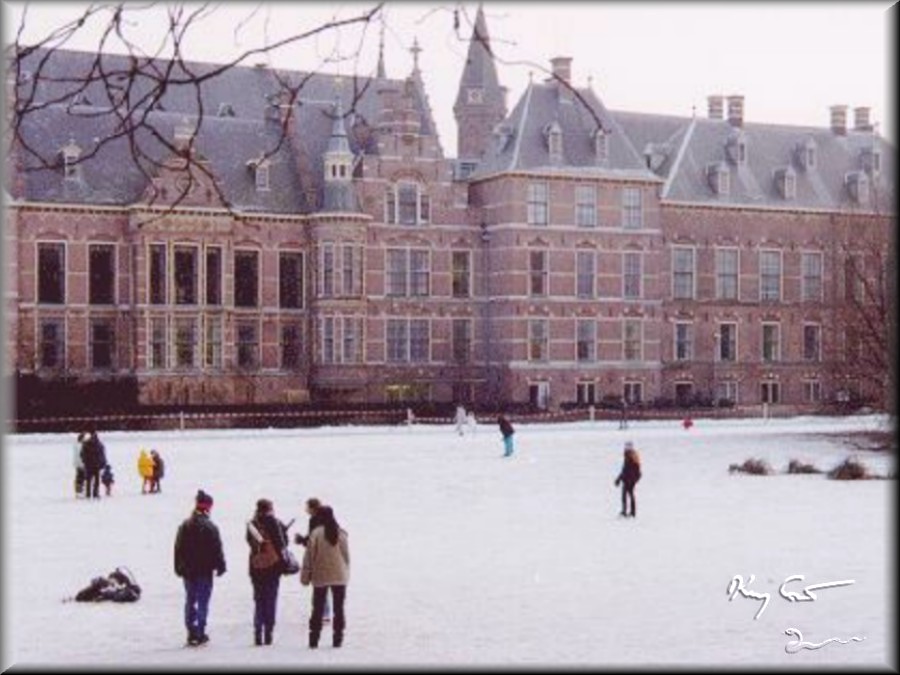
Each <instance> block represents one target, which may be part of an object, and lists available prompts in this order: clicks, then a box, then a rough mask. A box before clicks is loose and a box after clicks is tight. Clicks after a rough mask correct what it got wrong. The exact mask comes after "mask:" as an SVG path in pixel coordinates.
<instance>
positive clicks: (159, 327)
mask: <svg viewBox="0 0 900 675" xmlns="http://www.w3.org/2000/svg"><path fill="white" fill-rule="evenodd" d="M168 347H169V340H168V336H167V334H166V320H165V318H163V317H154V318H152V319H150V354H149V356H150V363H149V364H148V365H149V367H150V368H151V369H153V370H164V369H165V368H167V367H168V362H167V361H168V359H167V357H168Z"/></svg>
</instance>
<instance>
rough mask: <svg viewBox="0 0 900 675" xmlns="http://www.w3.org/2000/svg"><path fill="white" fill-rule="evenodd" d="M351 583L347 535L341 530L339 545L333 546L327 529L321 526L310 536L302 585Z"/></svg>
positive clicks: (301, 575) (304, 555)
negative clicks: (326, 534) (327, 537)
mask: <svg viewBox="0 0 900 675" xmlns="http://www.w3.org/2000/svg"><path fill="white" fill-rule="evenodd" d="M348 581H350V548H349V546H348V545H347V533H346V532H344V531H343V530H340V533H339V534H338V543H337V544H336V545H332V544H330V543H329V542H328V540H327V539H326V538H325V527H324V526H322V525H320V526H319V527H317V528H315V529H314V530H313V531H312V532H311V533H310V535H309V541H308V542H307V544H306V553H304V554H303V566H302V568H301V570H300V583H301V584H303V585H304V586H308V585H309V584H310V583H312V585H313V586H346V585H347V582H348Z"/></svg>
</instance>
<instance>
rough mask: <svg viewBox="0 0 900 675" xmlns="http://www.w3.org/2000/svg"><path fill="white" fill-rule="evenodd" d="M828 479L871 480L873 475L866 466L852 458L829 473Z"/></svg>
mask: <svg viewBox="0 0 900 675" xmlns="http://www.w3.org/2000/svg"><path fill="white" fill-rule="evenodd" d="M828 477H829V478H831V479H833V480H865V479H867V478H871V477H872V475H871V474H870V473H869V470H868V469H867V468H866V467H865V465H863V464H862V463H861V462H859V461H858V460H856V459H853V458H852V457H848V458H847V459H845V460H844V461H843V462H841V463H840V464H838V465H837V466H836V467H834V468H833V469H832V470H831V471H829V472H828Z"/></svg>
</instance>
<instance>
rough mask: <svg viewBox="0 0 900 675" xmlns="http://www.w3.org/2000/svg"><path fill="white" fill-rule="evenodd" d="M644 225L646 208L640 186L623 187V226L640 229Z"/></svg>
mask: <svg viewBox="0 0 900 675" xmlns="http://www.w3.org/2000/svg"><path fill="white" fill-rule="evenodd" d="M643 226H644V208H643V204H642V197H641V190H640V188H634V187H627V188H623V189H622V227H623V228H624V229H626V230H639V229H641V228H642V227H643Z"/></svg>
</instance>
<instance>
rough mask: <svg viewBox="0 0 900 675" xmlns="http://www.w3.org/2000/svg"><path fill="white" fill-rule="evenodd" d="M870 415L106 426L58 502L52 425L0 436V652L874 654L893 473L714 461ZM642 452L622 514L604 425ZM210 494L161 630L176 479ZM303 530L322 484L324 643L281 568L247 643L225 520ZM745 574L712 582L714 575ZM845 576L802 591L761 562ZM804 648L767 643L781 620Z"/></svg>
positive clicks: (218, 657)
mask: <svg viewBox="0 0 900 675" xmlns="http://www.w3.org/2000/svg"><path fill="white" fill-rule="evenodd" d="M884 423H885V422H884V419H883V418H880V417H854V418H845V419H830V418H798V419H790V420H774V419H773V420H769V421H767V422H764V421H761V420H738V421H705V420H700V421H698V422H697V425H696V426H695V427H694V428H693V429H690V430H688V431H686V430H684V429H682V428H681V427H680V426H679V425H678V423H677V422H670V421H666V422H650V421H647V422H643V423H635V424H633V425H632V427H631V428H630V429H629V430H627V431H619V430H618V429H616V428H615V426H616V425H615V424H612V425H610V424H609V423H603V424H599V423H598V424H596V425H595V424H591V423H578V424H565V425H524V424H521V425H518V426H517V433H516V454H515V455H514V456H513V457H512V458H510V459H502V458H501V457H500V455H501V452H502V444H501V440H500V434H499V433H498V431H497V429H496V425H481V426H479V428H478V430H477V433H475V434H474V435H468V436H465V437H462V438H460V437H459V436H457V435H456V434H455V432H454V431H453V429H452V427H451V426H446V427H413V428H405V427H352V428H347V427H344V428H323V429H304V430H268V431H252V432H250V431H192V432H166V433H162V432H145V433H125V432H122V433H112V432H110V433H105V434H101V438H102V440H103V441H104V443H105V444H106V448H107V455H108V457H109V459H110V461H111V463H112V465H113V467H114V469H115V473H116V478H117V483H116V486H115V489H114V495H113V497H112V498H103V499H101V500H98V501H92V502H89V501H86V500H76V499H75V498H74V496H73V495H72V487H71V486H72V475H73V470H72V466H71V456H72V449H71V448H72V442H73V440H74V435H49V434H48V435H30V436H7V437H6V438H5V439H4V450H3V457H4V467H3V476H4V479H5V484H4V490H3V496H4V500H5V501H4V505H3V532H4V536H5V542H4V543H5V546H4V552H5V559H4V572H5V578H4V588H3V597H4V605H5V606H4V614H5V616H4V621H3V625H4V630H5V635H4V640H3V646H4V648H5V654H4V663H3V664H2V665H3V667H4V668H6V667H7V666H9V665H10V664H16V665H20V666H25V665H49V666H74V667H84V666H86V665H90V664H107V665H109V664H125V665H128V666H132V667H133V666H139V667H140V666H155V665H169V666H171V665H175V664H177V665H179V666H182V667H185V668H188V669H190V668H191V667H192V666H197V667H204V668H208V667H210V666H212V665H222V666H235V665H236V666H253V665H258V666H261V667H267V666H277V665H281V666H294V667H297V666H300V667H306V666H308V667H323V666H331V665H334V666H343V667H351V666H352V667H359V666H363V667H365V666H373V667H384V666H386V665H389V664H399V665H407V666H409V665H425V666H428V665H431V666H439V665H447V666H467V665H506V664H511V665H538V664H541V665H569V666H579V665H581V666H599V665H604V664H619V665H634V666H640V665H643V664H657V665H668V664H673V665H675V664H739V665H742V666H743V665H749V664H760V665H763V664H774V665H786V664H790V665H799V664H803V665H811V664H818V665H824V664H854V665H862V664H867V665H880V664H884V663H886V662H887V660H888V658H889V654H891V653H892V652H891V651H890V650H889V648H888V641H889V640H890V639H891V638H890V637H889V635H890V633H889V632H888V625H890V624H889V621H892V620H893V608H892V607H891V604H890V599H891V598H892V597H893V595H894V592H895V591H894V587H893V584H894V583H895V582H894V579H895V576H896V565H895V561H894V560H893V559H892V558H891V555H892V550H891V548H890V547H889V541H888V539H889V529H888V528H889V527H890V524H891V520H892V517H893V513H892V508H893V506H892V505H893V504H894V500H893V496H894V491H895V490H896V481H880V480H878V481H850V482H840V481H831V480H827V479H826V478H825V477H824V476H821V475H776V476H771V477H755V476H741V475H729V473H728V465H729V464H731V463H739V462H743V460H745V459H747V458H749V457H757V456H758V457H763V458H765V459H767V460H768V461H769V462H770V463H771V464H772V465H773V466H774V467H775V468H777V469H779V470H783V469H784V468H785V467H786V465H787V463H788V461H789V460H790V459H793V458H796V459H800V460H802V461H806V462H812V463H814V464H815V465H817V466H818V467H820V468H823V469H829V468H831V467H832V466H834V465H835V464H837V463H839V462H840V461H841V460H843V459H844V458H845V457H847V456H848V455H850V454H855V455H856V456H857V457H858V458H859V459H861V460H862V461H863V462H864V463H865V464H867V465H868V466H869V467H870V468H872V469H873V470H875V471H876V472H879V473H886V472H887V471H890V470H894V467H893V465H892V464H891V463H890V459H889V458H888V457H886V456H884V455H878V454H870V453H865V452H856V453H852V452H851V451H849V450H848V449H847V448H845V447H842V446H841V445H839V444H838V443H837V442H836V441H835V440H834V439H833V438H829V437H826V436H823V435H822V434H824V433H827V432H853V431H862V430H868V429H874V428H878V427H879V425H883V424H884ZM627 439H630V440H633V441H634V443H635V445H636V446H637V447H638V448H639V450H640V452H641V456H642V460H643V472H644V476H643V479H642V480H641V482H640V483H639V484H638V486H637V501H638V517H637V518H636V519H633V520H632V519H620V518H619V517H618V511H619V490H618V489H617V488H615V487H614V486H613V480H614V479H615V477H616V475H617V473H618V470H619V467H620V464H621V456H622V446H623V443H624V441H625V440H627ZM141 446H144V447H156V448H157V449H159V450H160V452H161V453H162V455H163V457H164V458H165V459H166V467H167V477H166V479H165V480H164V482H163V492H162V494H160V495H141V493H140V479H139V478H138V475H137V470H136V460H137V455H138V449H139V447H141ZM201 487H202V488H203V489H204V490H206V491H207V492H209V493H211V494H212V495H213V496H214V498H215V506H214V508H213V511H212V516H213V520H214V521H215V522H216V523H217V524H218V525H219V528H220V530H221V532H222V536H223V540H224V545H225V554H226V559H227V562H228V567H229V569H228V573H227V574H226V575H225V576H223V577H221V578H219V579H217V580H216V584H215V590H214V593H213V598H212V605H211V611H210V623H209V626H208V631H209V633H210V636H211V643H210V644H209V645H208V646H206V647H204V648H201V649H185V648H183V643H184V638H185V631H184V628H183V625H182V613H183V609H182V608H183V604H182V603H183V587H182V585H181V582H180V580H179V579H178V578H177V577H175V575H174V572H173V569H172V567H173V565H172V549H173V542H174V536H175V531H176V529H177V527H178V524H179V523H180V522H181V520H182V519H183V518H184V517H186V516H187V515H188V513H189V512H190V510H191V507H192V504H193V497H194V494H195V493H196V491H197V489H198V488H201ZM263 496H266V497H269V498H271V499H272V500H274V502H275V508H276V513H277V515H279V516H280V517H281V518H282V519H283V520H285V521H287V520H290V519H291V518H295V517H296V518H297V525H295V527H294V529H293V532H296V531H297V529H298V528H299V529H301V530H303V529H305V527H306V525H305V520H306V518H305V516H304V515H303V513H302V506H303V501H304V500H305V499H306V498H307V497H310V496H318V497H320V498H321V499H323V500H324V501H326V502H327V503H329V504H331V505H333V507H334V509H335V513H336V515H337V517H338V520H339V521H340V522H341V524H342V525H343V526H344V527H345V529H347V530H348V532H349V535H350V547H351V559H352V566H353V567H352V570H353V571H352V577H351V582H350V586H349V589H348V596H347V620H348V626H347V633H346V642H345V645H344V647H343V648H342V649H340V650H333V649H332V648H331V647H330V644H331V640H330V635H329V634H328V633H327V632H326V634H325V636H324V639H323V643H324V646H323V647H321V648H320V649H318V650H317V651H315V652H313V651H310V650H309V649H307V647H306V621H307V619H308V608H309V605H310V600H309V598H310V591H309V589H307V588H302V587H301V586H300V584H299V580H298V577H296V576H294V577H285V578H283V580H282V590H281V595H280V598H279V607H278V624H277V626H276V630H275V644H274V645H273V646H272V647H254V646H252V612H253V603H252V596H251V586H250V582H249V578H248V575H247V545H246V543H245V541H244V523H245V522H246V520H247V519H248V518H249V517H250V514H251V512H252V510H253V506H254V504H255V502H256V500H257V499H258V498H259V497H263ZM119 565H125V566H127V567H128V568H130V569H131V570H132V572H133V573H134V575H135V576H136V578H137V580H138V582H139V583H140V585H141V586H142V587H143V591H144V592H143V597H142V598H141V600H140V601H139V602H138V603H136V604H131V605H115V604H109V603H103V604H83V603H74V602H68V603H63V602H62V600H63V599H64V598H66V597H68V596H72V595H74V594H75V593H76V592H77V591H78V590H79V589H80V588H82V587H83V586H85V585H86V584H87V583H88V582H89V581H90V579H91V578H92V577H94V576H100V575H105V574H107V573H109V572H110V571H112V570H113V569H114V568H115V567H116V566H119ZM738 574H740V575H742V576H743V577H744V579H745V580H747V579H749V575H751V574H753V575H755V580H754V581H753V583H752V584H748V585H747V587H746V588H747V590H748V591H752V592H755V593H769V594H770V596H771V599H770V601H769V603H768V605H767V607H766V609H765V611H764V613H763V614H762V615H761V616H760V618H759V619H758V620H754V618H753V617H754V615H755V614H756V613H757V611H758V610H759V608H760V602H759V601H757V600H754V599H752V598H747V597H742V596H741V595H740V594H737V596H736V597H735V598H734V600H733V601H730V602H729V599H728V593H727V589H728V586H729V582H730V581H731V579H732V577H734V576H735V575H738ZM799 574H802V575H805V579H804V580H803V581H795V582H791V583H790V584H789V585H788V586H786V587H785V588H786V590H788V591H794V592H798V593H799V592H801V590H802V587H803V586H804V585H806V584H822V583H827V582H834V581H846V580H851V579H852V580H853V581H854V582H855V583H854V584H852V585H848V586H843V587H833V588H824V589H822V590H819V591H816V594H817V600H816V601H815V602H789V601H788V600H786V599H784V598H783V597H781V596H779V587H780V586H781V584H782V582H784V581H785V579H787V578H788V577H790V576H792V575H799ZM791 627H793V628H796V629H799V630H800V631H801V632H802V635H803V639H804V640H805V641H807V642H810V643H818V642H822V641H824V640H827V639H829V638H832V637H837V638H841V639H844V640H846V639H848V638H850V637H853V636H855V637H864V638H865V640H864V641H862V642H851V643H849V644H846V645H844V644H838V643H831V644H827V645H826V646H824V647H822V648H820V649H817V650H802V651H800V652H799V653H795V654H788V653H786V652H785V646H786V645H787V644H788V641H789V640H791V639H792V638H790V637H788V636H787V635H785V633H784V631H785V630H786V629H788V628H791Z"/></svg>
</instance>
